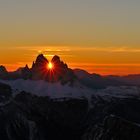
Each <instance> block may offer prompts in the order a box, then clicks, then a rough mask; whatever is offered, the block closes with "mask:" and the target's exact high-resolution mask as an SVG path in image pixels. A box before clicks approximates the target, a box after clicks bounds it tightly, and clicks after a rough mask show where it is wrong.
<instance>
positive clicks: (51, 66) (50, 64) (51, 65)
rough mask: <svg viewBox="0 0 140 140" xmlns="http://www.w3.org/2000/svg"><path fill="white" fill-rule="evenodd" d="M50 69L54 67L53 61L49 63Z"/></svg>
mask: <svg viewBox="0 0 140 140" xmlns="http://www.w3.org/2000/svg"><path fill="white" fill-rule="evenodd" d="M48 69H50V70H51V69H53V64H52V63H51V62H49V64H48Z"/></svg>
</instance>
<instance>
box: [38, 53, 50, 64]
mask: <svg viewBox="0 0 140 140" xmlns="http://www.w3.org/2000/svg"><path fill="white" fill-rule="evenodd" d="M48 62H49V61H48V60H47V58H46V57H45V56H44V55H43V54H39V55H38V56H37V58H36V61H35V63H48Z"/></svg>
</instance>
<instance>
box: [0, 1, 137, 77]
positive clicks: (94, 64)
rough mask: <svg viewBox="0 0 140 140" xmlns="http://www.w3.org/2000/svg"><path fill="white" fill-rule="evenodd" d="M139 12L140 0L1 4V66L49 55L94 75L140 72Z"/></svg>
mask: <svg viewBox="0 0 140 140" xmlns="http://www.w3.org/2000/svg"><path fill="white" fill-rule="evenodd" d="M139 13H140V1H139V0H0V65H5V66H6V67H7V69H8V70H9V71H12V70H16V69H17V68H18V67H21V66H24V65H25V64H26V63H27V64H28V65H29V66H31V64H32V61H33V60H35V58H36V56H37V55H38V54H39V53H44V55H45V56H46V57H47V58H48V59H49V60H51V58H52V56H53V55H60V57H61V58H62V59H63V60H64V61H65V62H66V63H67V64H68V65H69V67H71V68H81V69H85V70H87V71H88V72H90V73H99V74H102V75H106V74H115V75H126V74H130V73H132V74H137V73H140V28H139V25H140V16H139Z"/></svg>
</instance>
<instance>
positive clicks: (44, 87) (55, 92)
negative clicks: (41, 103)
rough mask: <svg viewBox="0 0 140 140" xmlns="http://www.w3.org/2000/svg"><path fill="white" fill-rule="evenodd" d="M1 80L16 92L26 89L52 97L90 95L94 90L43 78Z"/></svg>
mask: <svg viewBox="0 0 140 140" xmlns="http://www.w3.org/2000/svg"><path fill="white" fill-rule="evenodd" d="M0 82H2V83H5V84H8V85H10V86H11V87H12V89H13V92H14V94H17V93H19V92H20V91H26V92H29V93H32V94H35V95H38V96H49V97H50V98H63V97H69V98H82V97H85V96H87V95H88V96H89V95H90V94H91V93H92V91H91V90H90V89H88V88H86V87H84V86H82V85H80V84H76V85H75V86H69V85H68V84H66V85H62V84H61V83H59V82H56V83H49V82H46V81H43V80H40V81H39V80H38V81H33V80H23V79H20V80H0Z"/></svg>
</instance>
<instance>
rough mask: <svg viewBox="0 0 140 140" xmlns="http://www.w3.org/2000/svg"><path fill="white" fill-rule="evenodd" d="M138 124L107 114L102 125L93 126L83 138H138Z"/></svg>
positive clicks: (99, 139) (139, 128) (139, 137)
mask: <svg viewBox="0 0 140 140" xmlns="http://www.w3.org/2000/svg"><path fill="white" fill-rule="evenodd" d="M139 139H140V126H138V125H136V124H134V123H132V122H129V121H126V120H124V119H122V118H119V117H116V116H109V117H107V118H106V119H105V121H104V123H103V125H100V126H93V127H92V128H91V129H90V130H88V131H87V133H86V134H85V135H84V136H83V140H139Z"/></svg>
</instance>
